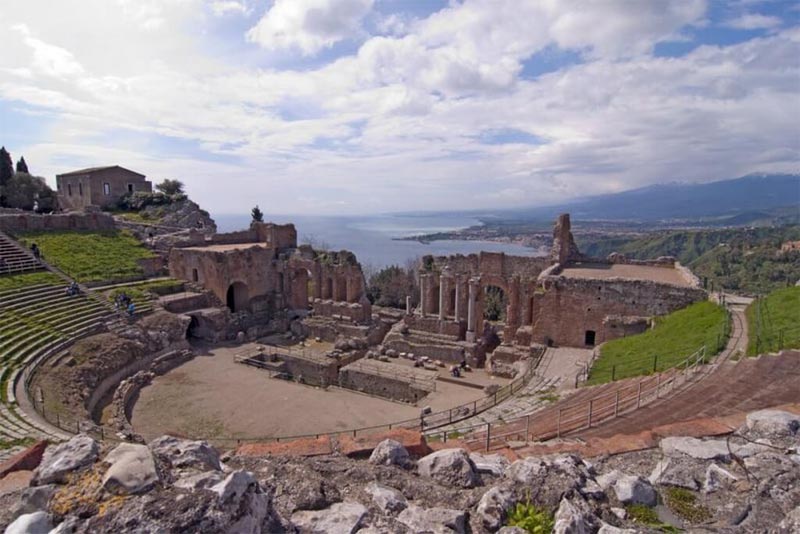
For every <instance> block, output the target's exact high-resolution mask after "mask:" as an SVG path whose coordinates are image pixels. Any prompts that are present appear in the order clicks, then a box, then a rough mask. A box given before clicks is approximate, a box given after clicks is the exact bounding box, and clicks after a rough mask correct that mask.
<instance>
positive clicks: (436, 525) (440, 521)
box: [397, 504, 467, 534]
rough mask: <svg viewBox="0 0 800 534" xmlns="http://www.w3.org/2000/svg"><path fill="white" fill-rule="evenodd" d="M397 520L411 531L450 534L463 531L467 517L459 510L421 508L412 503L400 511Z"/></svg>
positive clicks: (460, 533) (459, 533)
mask: <svg viewBox="0 0 800 534" xmlns="http://www.w3.org/2000/svg"><path fill="white" fill-rule="evenodd" d="M397 520H398V521H399V522H400V523H402V524H404V525H405V526H407V527H408V528H410V529H411V531H412V532H432V533H434V534H439V533H442V534H445V533H447V534H452V533H453V532H456V533H458V534H462V533H463V532H465V529H466V523H467V518H466V514H465V513H464V512H462V511H461V510H449V509H447V508H421V507H419V506H416V505H414V504H412V505H410V506H409V507H408V508H406V509H405V510H403V511H402V512H400V515H398V516H397Z"/></svg>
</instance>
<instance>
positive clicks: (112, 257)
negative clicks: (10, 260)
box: [21, 230, 155, 282]
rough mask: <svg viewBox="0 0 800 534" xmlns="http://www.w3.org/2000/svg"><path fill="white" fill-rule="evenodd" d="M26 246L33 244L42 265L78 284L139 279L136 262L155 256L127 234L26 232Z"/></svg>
mask: <svg viewBox="0 0 800 534" xmlns="http://www.w3.org/2000/svg"><path fill="white" fill-rule="evenodd" d="M21 241H22V242H23V243H25V245H26V246H30V244H31V243H36V244H38V245H39V248H40V249H41V250H42V254H43V255H44V259H45V261H48V262H50V263H52V264H53V265H55V266H57V267H58V268H59V269H61V270H62V271H64V272H65V273H67V274H68V275H69V276H71V277H73V278H74V279H76V280H78V281H79V282H98V281H106V280H122V279H126V278H133V277H136V276H141V275H142V274H143V271H142V269H141V267H139V265H138V264H137V261H138V260H140V259H145V258H152V257H153V256H155V254H153V252H151V251H150V250H148V249H147V248H145V246H144V245H143V244H142V243H141V242H140V241H139V240H138V239H136V238H135V237H134V236H133V235H132V234H130V233H129V232H126V231H124V230H123V231H119V230H113V231H106V232H94V231H90V232H29V233H25V234H23V235H22V236H21Z"/></svg>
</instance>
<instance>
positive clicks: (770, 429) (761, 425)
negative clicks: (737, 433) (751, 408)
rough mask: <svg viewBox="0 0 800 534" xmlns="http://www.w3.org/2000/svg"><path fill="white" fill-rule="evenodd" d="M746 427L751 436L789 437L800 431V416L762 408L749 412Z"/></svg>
mask: <svg viewBox="0 0 800 534" xmlns="http://www.w3.org/2000/svg"><path fill="white" fill-rule="evenodd" d="M744 429H745V430H746V431H747V433H748V434H750V435H751V436H753V435H756V436H759V437H767V438H769V437H787V436H794V435H796V434H797V433H798V431H800V416H798V415H795V414H793V413H790V412H784V411H781V410H760V411H757V412H751V413H749V414H747V418H746V419H745V425H744Z"/></svg>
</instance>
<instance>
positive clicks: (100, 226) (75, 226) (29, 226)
mask: <svg viewBox="0 0 800 534" xmlns="http://www.w3.org/2000/svg"><path fill="white" fill-rule="evenodd" d="M115 228H116V226H115V223H114V217H112V216H111V215H109V214H107V213H102V212H99V211H90V212H86V213H58V214H48V215H39V214H35V213H13V214H12V213H8V214H6V213H4V214H0V231H2V232H7V233H10V234H17V233H19V232H31V231H46V230H53V231H68V230H84V231H103V230H114V229H115Z"/></svg>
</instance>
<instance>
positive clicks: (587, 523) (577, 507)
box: [553, 497, 599, 534]
mask: <svg viewBox="0 0 800 534" xmlns="http://www.w3.org/2000/svg"><path fill="white" fill-rule="evenodd" d="M553 519H554V520H555V524H554V525H553V534H593V533H594V532H595V531H596V530H597V525H598V523H599V521H598V519H597V517H595V515H594V514H593V513H592V511H591V509H590V508H589V505H588V503H587V502H586V501H584V500H583V499H581V498H577V497H572V498H570V497H565V498H563V499H561V503H560V504H559V505H558V510H556V513H555V516H554V517H553Z"/></svg>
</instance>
